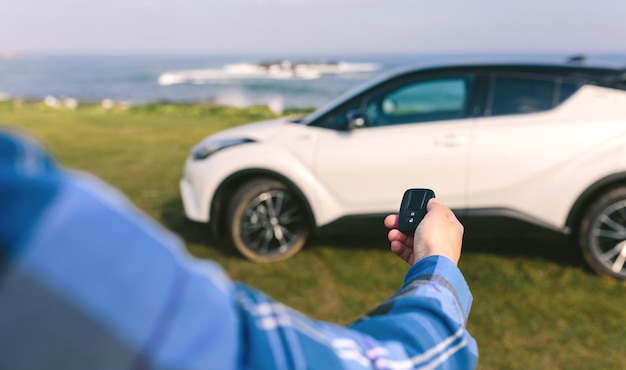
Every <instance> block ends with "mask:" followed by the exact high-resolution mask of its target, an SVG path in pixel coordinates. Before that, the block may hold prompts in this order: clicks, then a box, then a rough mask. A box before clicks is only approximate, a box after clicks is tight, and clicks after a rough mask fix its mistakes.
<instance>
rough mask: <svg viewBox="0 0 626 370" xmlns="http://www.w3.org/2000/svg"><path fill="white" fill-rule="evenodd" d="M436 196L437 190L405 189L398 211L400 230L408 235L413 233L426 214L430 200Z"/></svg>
mask: <svg viewBox="0 0 626 370" xmlns="http://www.w3.org/2000/svg"><path fill="white" fill-rule="evenodd" d="M434 197H435V192H434V191H432V190H430V189H409V190H407V191H405V192H404V196H403V197H402V203H401V204H400V212H399V213H398V230H400V231H402V233H404V234H406V235H413V233H415V228H417V225H418V224H419V223H420V221H422V219H423V218H424V216H425V215H426V205H427V204H428V201H429V200H430V198H434Z"/></svg>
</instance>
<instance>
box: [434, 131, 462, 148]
mask: <svg viewBox="0 0 626 370" xmlns="http://www.w3.org/2000/svg"><path fill="white" fill-rule="evenodd" d="M467 141H468V139H467V136H462V135H456V134H448V135H444V136H442V137H439V138H437V139H435V145H437V146H445V147H448V148H452V147H455V146H460V145H465V144H467Z"/></svg>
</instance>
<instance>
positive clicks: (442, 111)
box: [364, 77, 469, 126]
mask: <svg viewBox="0 0 626 370" xmlns="http://www.w3.org/2000/svg"><path fill="white" fill-rule="evenodd" d="M468 90H469V86H468V78H465V77H454V78H441V79H431V80H421V81H414V82H411V83H409V84H404V85H402V86H400V87H397V88H394V89H391V90H390V91H386V92H383V93H381V94H378V95H375V96H373V97H372V98H371V99H370V100H369V101H368V102H367V104H366V106H365V110H364V113H365V119H366V121H367V122H368V124H369V125H370V126H387V125H397V124H405V123H414V122H426V121H441V120H449V119H458V118H463V117H464V114H465V106H466V102H467V99H468Z"/></svg>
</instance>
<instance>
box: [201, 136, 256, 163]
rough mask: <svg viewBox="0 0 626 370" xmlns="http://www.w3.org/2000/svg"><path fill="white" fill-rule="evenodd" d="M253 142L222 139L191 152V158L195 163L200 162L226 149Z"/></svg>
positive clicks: (205, 143) (207, 143)
mask: <svg viewBox="0 0 626 370" xmlns="http://www.w3.org/2000/svg"><path fill="white" fill-rule="evenodd" d="M253 142H254V140H252V139H222V140H215V141H207V142H203V143H201V144H199V145H197V146H195V147H194V148H193V149H192V150H191V158H193V160H194V161H200V160H202V159H206V158H207V157H208V156H210V155H211V154H213V153H215V152H217V151H219V150H222V149H224V148H228V147H231V146H235V145H239V144H246V143H253Z"/></svg>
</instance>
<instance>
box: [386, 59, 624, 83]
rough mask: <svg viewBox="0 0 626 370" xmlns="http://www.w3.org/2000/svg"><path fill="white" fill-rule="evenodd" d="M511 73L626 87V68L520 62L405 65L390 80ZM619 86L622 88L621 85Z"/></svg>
mask: <svg viewBox="0 0 626 370" xmlns="http://www.w3.org/2000/svg"><path fill="white" fill-rule="evenodd" d="M454 71H459V72H461V71H472V72H485V73H492V72H510V73H524V74H534V73H536V74H541V75H546V74H547V75H552V76H560V77H570V78H577V79H584V80H587V81H588V82H590V83H596V84H598V85H603V86H610V87H618V88H622V89H624V88H626V87H625V86H623V85H624V83H625V82H626V69H624V68H617V67H611V66H602V65H587V64H579V63H575V64H574V63H572V64H569V63H545V62H542V63H539V62H538V63H532V62H526V63H520V62H475V63H474V62H467V63H449V64H432V65H424V64H422V65H413V66H404V67H401V68H399V69H396V70H392V71H389V72H390V73H389V74H387V77H388V78H392V77H393V76H404V75H407V74H412V73H424V72H454ZM618 85H621V87H620V86H618Z"/></svg>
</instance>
